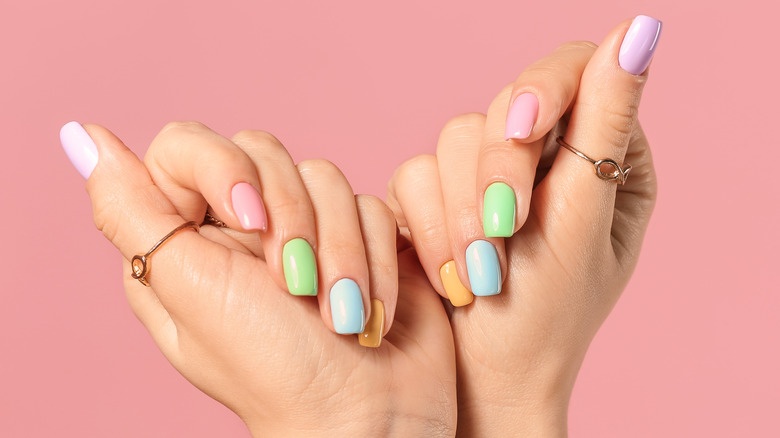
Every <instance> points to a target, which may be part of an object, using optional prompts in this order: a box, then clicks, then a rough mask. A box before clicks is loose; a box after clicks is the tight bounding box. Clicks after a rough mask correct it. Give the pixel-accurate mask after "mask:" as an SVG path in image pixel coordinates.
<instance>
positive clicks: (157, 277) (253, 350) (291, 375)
mask: <svg viewBox="0 0 780 438" xmlns="http://www.w3.org/2000/svg"><path fill="white" fill-rule="evenodd" d="M62 139H63V146H64V147H65V149H66V151H67V152H68V154H69V156H70V157H71V160H72V161H73V162H74V164H76V166H77V168H79V170H80V171H81V172H82V174H83V175H84V176H85V177H89V179H88V181H87V190H88V192H89V195H90V198H91V199H92V203H93V211H94V220H95V224H96V225H97V227H98V228H99V229H100V230H101V231H103V233H104V235H105V236H106V237H107V238H108V239H109V240H110V241H111V242H112V243H113V244H114V245H115V246H116V247H117V248H118V249H119V250H120V252H121V253H122V255H123V257H124V272H126V273H127V275H126V277H125V289H126V293H127V298H128V302H129V303H130V305H131V307H132V309H133V311H134V312H135V314H136V315H137V316H138V318H139V319H140V320H141V322H142V323H143V324H144V325H145V326H146V328H147V329H148V330H149V333H150V334H151V335H152V337H153V338H154V340H155V342H156V343H157V345H158V346H159V347H160V350H161V351H162V352H163V354H164V355H165V356H166V357H167V358H168V360H169V361H170V362H171V363H172V364H173V366H174V367H175V368H176V369H177V370H178V371H179V372H181V373H182V375H184V377H186V378H187V379H188V380H189V381H190V382H192V383H193V384H194V385H195V386H197V387H198V388H200V389H201V390H202V391H204V392H205V393H207V394H208V395H210V396H211V397H213V398H215V399H217V400H218V401H220V402H221V403H223V404H225V405H226V406H228V407H229V408H230V409H232V410H233V411H235V412H236V413H237V414H238V415H239V416H240V417H241V418H242V419H243V420H244V421H245V422H246V424H247V425H248V427H249V428H250V430H251V431H252V432H253V433H255V434H260V433H261V432H262V435H264V436H266V435H267V436H295V435H302V436H307V437H309V436H317V435H326V436H334V435H343V436H377V435H381V436H391V435H400V436H448V435H454V430H455V415H456V412H455V366H454V351H453V341H452V334H451V332H450V328H449V324H448V321H447V315H446V313H445V312H444V309H443V307H442V306H441V302H440V300H439V298H438V296H437V295H436V294H435V293H434V292H433V290H432V289H431V287H430V285H429V284H428V282H427V279H426V278H425V275H424V273H423V272H422V270H421V269H420V268H419V263H418V262H417V260H416V257H415V255H414V251H413V250H412V249H408V250H405V251H401V252H400V253H396V245H395V243H396V237H397V235H396V233H397V229H396V225H395V220H394V219H393V217H392V213H391V212H390V211H389V210H388V209H387V207H386V206H385V205H384V203H383V202H381V201H380V200H379V199H377V198H375V197H371V196H357V197H355V196H354V195H353V193H352V189H351V188H350V186H349V184H348V183H347V181H346V179H345V178H344V177H343V175H342V174H341V173H340V172H339V170H338V169H337V168H336V167H335V166H333V165H332V164H330V163H328V162H326V161H322V160H314V161H305V162H303V163H300V164H298V166H297V168H296V166H295V165H294V164H293V162H292V160H291V159H290V157H289V155H288V154H287V152H286V150H285V149H284V148H283V146H282V145H281V144H280V143H279V142H278V141H277V140H276V139H275V138H273V137H272V136H270V135H269V134H265V133H262V132H252V131H245V132H242V133H239V134H237V135H236V136H235V137H233V139H232V140H228V139H226V138H223V137H221V136H219V135H218V134H216V133H214V132H213V131H211V130H209V129H208V128H206V127H205V126H203V125H200V124H196V123H176V124H171V125H169V126H168V127H166V128H165V129H164V130H163V131H162V132H161V133H160V135H159V136H158V137H157V138H156V139H155V140H154V142H153V144H152V145H151V147H150V149H149V152H148V153H147V156H146V159H145V161H146V166H144V164H143V163H141V162H140V161H139V160H138V159H137V157H136V156H135V155H134V154H133V153H132V152H131V151H130V150H128V149H127V148H126V147H125V146H124V145H123V144H122V143H121V141H120V140H119V139H117V138H116V137H115V136H114V135H113V134H111V133H110V132H108V131H107V130H105V129H103V128H101V127H99V126H95V125H88V126H86V131H85V130H84V129H83V128H82V127H81V125H78V124H77V123H70V124H68V125H66V126H65V127H64V128H63V131H62ZM98 157H99V159H98ZM237 186H238V187H240V188H239V189H238V191H236V189H235V187H237ZM261 188H262V194H263V196H262V198H261V197H260V189H261ZM263 199H264V201H265V202H263ZM207 205H211V206H212V207H213V209H214V215H215V216H217V217H218V218H219V219H220V220H222V221H224V222H226V223H227V224H228V225H229V226H230V227H231V228H232V229H225V228H216V227H213V226H203V227H201V228H200V231H199V233H196V232H193V231H182V232H179V233H178V234H176V235H175V236H174V237H172V238H171V239H170V240H168V241H167V242H166V243H165V244H164V245H163V246H161V247H160V248H159V250H157V251H156V252H155V253H154V254H153V255H152V256H151V259H150V266H151V267H150V273H149V275H148V276H147V279H148V280H149V282H150V284H151V287H145V286H143V285H142V284H141V283H139V282H138V281H136V280H134V279H132V278H131V277H130V264H129V262H128V260H130V259H131V258H132V257H133V256H134V255H136V254H139V253H144V252H145V251H147V250H148V249H149V248H150V247H151V246H152V245H153V244H154V243H155V242H157V241H158V240H159V239H160V238H161V237H162V236H164V235H165V234H166V233H168V232H169V231H171V230H172V229H174V228H175V227H177V226H179V225H181V224H182V223H184V222H186V221H190V220H194V221H196V222H198V223H200V222H201V221H202V220H203V218H204V214H205V212H206V208H207ZM263 216H265V217H263ZM237 230H242V231H237ZM295 238H302V239H303V240H304V241H305V244H304V243H302V244H301V246H302V247H303V248H304V249H305V248H306V247H307V246H308V247H309V248H311V249H309V251H310V252H312V253H314V254H316V260H317V261H316V266H310V267H308V268H306V266H305V265H306V263H307V262H308V260H309V259H307V257H309V256H307V253H306V251H303V252H302V254H303V255H300V249H299V250H298V251H299V253H296V254H288V253H287V252H285V250H284V249H283V248H284V245H285V242H288V241H289V240H291V239H295ZM283 253H284V257H285V258H286V259H288V261H290V263H288V264H289V265H293V264H294V265H295V266H293V267H290V266H285V267H283V266H282V265H284V263H281V260H282V257H283ZM291 259H296V260H295V263H292V262H291ZM399 268H400V274H399ZM291 269H292V270H295V269H297V272H292V274H295V275H290V274H291V271H290V270H291ZM304 269H309V271H308V272H307V271H304ZM311 270H316V271H315V272H314V273H312V272H311ZM317 272H318V273H319V274H317ZM285 274H287V275H285ZM285 277H287V278H285ZM291 277H292V281H291ZM296 278H297V280H296ZM307 278H308V280H307ZM343 278H348V279H350V280H351V281H354V283H355V284H356V285H357V286H358V288H359V291H358V292H359V293H360V294H359V295H358V296H357V297H355V288H354V287H351V288H350V290H348V291H347V292H344V291H342V292H340V293H339V294H340V295H341V296H342V298H341V301H338V299H337V298H338V297H336V298H334V292H333V291H334V289H331V288H332V287H334V285H335V284H336V283H337V282H338V280H339V279H343ZM307 281H308V282H309V283H311V282H314V284H313V285H312V284H308V285H307V284H305V283H306V282H307ZM314 287H316V288H317V289H318V290H319V294H318V298H319V306H318V304H317V302H315V301H314V299H313V298H307V297H297V296H293V295H291V294H290V293H288V291H287V289H288V288H289V290H290V291H303V292H308V293H311V292H312V288H314ZM396 291H397V307H398V313H397V315H398V316H397V318H395V321H394V323H393V314H394V313H395V308H396ZM345 293H347V294H349V293H351V299H348V300H346V299H344V298H343V297H344V295H345ZM369 298H371V299H372V306H371V307H369V306H368V304H367V303H368V302H369ZM331 300H336V301H337V303H336V304H337V305H335V306H333V307H331V306H332V305H333V304H332V303H331ZM377 302H381V303H384V306H382V305H381V304H379V305H376V303H377ZM318 307H319V308H318ZM382 307H384V314H383V312H382V311H381V310H382ZM364 308H365V312H364V313H363V315H364V316H365V317H367V318H368V319H369V321H368V328H367V329H366V335H369V338H371V339H366V338H365V337H364V338H363V339H362V341H363V342H364V343H365V342H366V341H373V342H375V346H378V343H379V341H380V340H381V337H382V336H384V335H385V334H386V335H387V336H386V337H385V341H384V342H383V343H382V345H381V347H380V348H365V347H362V346H360V345H359V344H358V342H356V339H355V337H354V336H338V335H335V334H333V333H331V332H330V331H329V330H328V329H330V330H336V331H342V332H344V333H350V332H351V333H356V332H360V331H362V330H363V327H362V325H363V323H362V321H359V316H360V314H361V312H362V311H363V309H364ZM331 309H334V310H337V312H336V313H333V312H331ZM356 309H360V311H357V310H356ZM355 314H357V315H358V321H357V325H356V324H355V318H353V316H355ZM319 315H322V317H323V318H324V321H325V324H322V323H321V322H320V321H319V319H320V316H319ZM391 324H393V330H392V331H391V332H389V333H388V330H389V329H390V325H391ZM340 329H344V330H340Z"/></svg>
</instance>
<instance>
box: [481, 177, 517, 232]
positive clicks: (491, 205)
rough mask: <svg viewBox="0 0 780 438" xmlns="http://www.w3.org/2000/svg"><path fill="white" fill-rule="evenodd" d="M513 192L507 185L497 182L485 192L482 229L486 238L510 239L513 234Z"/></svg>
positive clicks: (514, 201)
mask: <svg viewBox="0 0 780 438" xmlns="http://www.w3.org/2000/svg"><path fill="white" fill-rule="evenodd" d="M516 204H517V201H516V200H515V192H514V190H512V188H511V187H509V186H508V185H506V184H504V183H502V182H497V183H493V184H491V185H490V186H488V188H487V190H485V199H484V202H483V204H482V228H483V229H484V230H485V236H486V237H511V236H512V234H514V233H515V216H516V213H515V212H516V210H517V208H516Z"/></svg>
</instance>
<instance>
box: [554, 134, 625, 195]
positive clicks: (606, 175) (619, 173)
mask: <svg viewBox="0 0 780 438" xmlns="http://www.w3.org/2000/svg"><path fill="white" fill-rule="evenodd" d="M556 141H557V142H558V144H559V145H561V146H563V147H564V148H566V149H568V150H569V151H571V152H573V153H574V154H575V155H577V156H578V157H580V158H582V159H583V160H586V161H588V162H590V163H591V164H593V167H595V168H596V175H597V176H598V177H599V178H601V179H603V180H605V181H612V180H614V181H617V183H618V184H625V183H626V180H627V179H628V173H629V172H631V165H630V164H628V163H624V165H625V166H626V167H625V168H623V167H621V166H620V164H618V163H617V161H615V160H613V159H611V158H602V159H600V160H594V159H593V158H591V157H589V156H587V155H585V154H584V153H583V152H582V151H580V150H579V149H577V148H575V147H574V146H572V145H570V144H569V143H566V142H565V141H563V137H558V138H557V139H556ZM602 166H608V167H611V168H612V171H611V172H605V171H604V170H603V168H602Z"/></svg>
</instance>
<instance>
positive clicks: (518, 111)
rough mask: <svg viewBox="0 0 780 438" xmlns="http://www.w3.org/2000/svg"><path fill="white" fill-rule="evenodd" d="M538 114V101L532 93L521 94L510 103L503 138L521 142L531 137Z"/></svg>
mask: <svg viewBox="0 0 780 438" xmlns="http://www.w3.org/2000/svg"><path fill="white" fill-rule="evenodd" d="M538 113H539V99H537V98H536V96H535V95H534V94H533V93H523V94H521V95H519V96H517V98H516V99H515V101H514V102H512V106H511V107H509V114H507V116H506V131H505V132H504V138H506V139H507V140H509V139H510V138H516V139H518V140H522V139H524V138H527V137H528V136H529V135H531V130H532V129H534V123H535V122H536V115H537V114H538Z"/></svg>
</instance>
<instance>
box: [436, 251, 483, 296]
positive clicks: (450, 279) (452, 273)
mask: <svg viewBox="0 0 780 438" xmlns="http://www.w3.org/2000/svg"><path fill="white" fill-rule="evenodd" d="M439 276H440V277H441V282H442V283H443V284H444V292H446V293H447V298H449V299H450V302H451V303H452V305H453V306H455V307H461V306H465V305H466V304H470V303H471V302H472V301H474V294H472V293H471V291H470V290H468V289H466V286H464V285H463V283H461V282H460V278H458V272H457V271H456V270H455V260H450V261H448V262H447V263H445V264H443V265H441V268H440V269H439Z"/></svg>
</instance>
